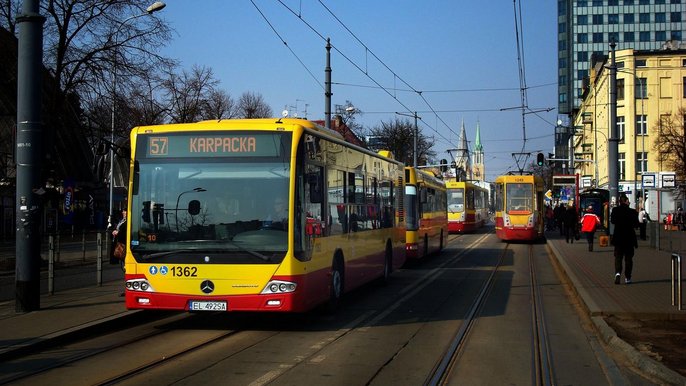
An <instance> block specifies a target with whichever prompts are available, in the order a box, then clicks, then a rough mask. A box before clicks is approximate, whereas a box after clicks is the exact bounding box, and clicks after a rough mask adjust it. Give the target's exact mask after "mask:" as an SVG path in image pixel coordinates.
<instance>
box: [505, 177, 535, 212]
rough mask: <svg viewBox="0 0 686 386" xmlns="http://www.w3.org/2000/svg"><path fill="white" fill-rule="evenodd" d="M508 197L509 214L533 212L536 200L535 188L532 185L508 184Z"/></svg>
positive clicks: (507, 208) (506, 193)
mask: <svg viewBox="0 0 686 386" xmlns="http://www.w3.org/2000/svg"><path fill="white" fill-rule="evenodd" d="M505 196H506V197H507V207H506V208H505V210H507V211H508V212H510V211H514V212H532V211H533V209H534V208H533V200H534V187H533V185H532V184H516V183H511V184H507V189H506V192H505Z"/></svg>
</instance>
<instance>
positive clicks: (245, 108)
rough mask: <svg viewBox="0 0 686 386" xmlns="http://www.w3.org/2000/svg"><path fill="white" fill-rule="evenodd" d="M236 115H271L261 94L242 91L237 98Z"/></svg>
mask: <svg viewBox="0 0 686 386" xmlns="http://www.w3.org/2000/svg"><path fill="white" fill-rule="evenodd" d="M238 116H239V117H241V118H268V117H271V116H273V113H272V109H271V107H269V106H268V105H267V102H265V101H264V98H263V97H262V94H259V93H257V94H256V93H253V92H244V93H243V94H242V95H241V97H240V98H239V99H238Z"/></svg>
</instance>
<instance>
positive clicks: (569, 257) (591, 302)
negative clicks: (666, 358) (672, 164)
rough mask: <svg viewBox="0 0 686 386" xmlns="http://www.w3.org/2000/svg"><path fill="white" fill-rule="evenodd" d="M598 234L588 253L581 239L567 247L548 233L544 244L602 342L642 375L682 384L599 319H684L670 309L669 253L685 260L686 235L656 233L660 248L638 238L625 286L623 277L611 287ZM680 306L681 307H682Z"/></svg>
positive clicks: (608, 252) (608, 254) (610, 262)
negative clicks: (646, 374) (548, 248)
mask: <svg viewBox="0 0 686 386" xmlns="http://www.w3.org/2000/svg"><path fill="white" fill-rule="evenodd" d="M600 234H603V233H596V237H595V243H594V250H593V251H592V252H591V251H589V250H588V244H587V242H586V239H585V238H583V237H582V238H581V239H580V240H578V241H574V243H569V244H568V243H567V242H566V241H565V239H564V237H561V236H560V235H559V232H557V231H552V232H547V244H548V246H549V247H550V249H551V251H552V252H553V255H554V256H555V257H556V258H557V261H558V262H559V263H560V266H561V267H562V269H563V270H564V272H565V274H566V275H567V277H568V278H569V279H570V281H571V282H572V285H573V286H574V290H575V292H576V295H577V296H578V297H579V299H580V300H581V303H582V304H583V305H584V307H585V308H586V310H587V311H588V313H589V316H590V317H591V319H592V321H593V323H594V325H595V328H596V330H597V331H598V333H599V334H600V336H601V338H602V339H603V340H604V342H605V343H606V344H607V345H609V346H610V347H612V349H613V350H615V351H618V352H620V353H621V354H622V355H623V356H624V357H625V358H627V359H628V360H630V361H631V362H632V364H633V365H634V366H636V367H637V368H640V369H641V370H642V371H643V372H646V373H649V374H652V375H654V376H655V377H658V378H660V379H661V380H663V381H664V382H666V383H669V384H679V385H686V377H683V376H681V375H680V374H678V373H676V372H675V371H672V370H670V369H668V368H667V367H665V366H664V365H663V364H661V363H659V362H657V361H655V360H653V359H651V358H650V357H648V356H647V355H644V354H642V353H640V352H639V351H638V350H636V349H635V348H634V347H632V346H631V345H629V344H627V343H626V342H624V341H623V340H621V339H619V338H618V337H617V335H616V333H615V331H614V330H612V328H610V327H609V326H608V324H607V323H606V322H605V319H604V317H607V316H617V317H622V318H630V319H650V320H674V319H681V320H684V319H686V311H680V310H679V309H678V307H677V306H672V298H671V264H672V260H671V255H672V252H676V253H680V254H681V255H682V256H684V257H686V254H685V253H684V252H686V251H684V250H683V249H682V248H684V247H686V232H661V233H660V237H661V238H660V242H661V244H660V246H661V248H662V250H656V249H655V248H652V247H651V244H652V245H655V242H654V240H653V239H652V238H649V240H645V241H644V240H639V247H638V249H637V250H636V254H635V255H634V268H633V274H632V284H630V285H626V284H625V283H624V277H622V282H621V284H620V285H616V284H614V255H613V247H612V246H607V247H600V246H599V245H598V244H599V243H598V236H599V235H600ZM653 236H655V235H653ZM665 248H671V249H669V250H665ZM682 308H686V304H684V305H682ZM685 360H686V359H685Z"/></svg>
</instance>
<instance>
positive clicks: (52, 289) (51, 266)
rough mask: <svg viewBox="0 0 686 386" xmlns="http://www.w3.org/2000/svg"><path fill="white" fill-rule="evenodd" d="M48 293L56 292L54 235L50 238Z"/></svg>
mask: <svg viewBox="0 0 686 386" xmlns="http://www.w3.org/2000/svg"><path fill="white" fill-rule="evenodd" d="M48 293H49V294H50V295H54V294H55V239H54V236H53V235H50V237H49V238H48Z"/></svg>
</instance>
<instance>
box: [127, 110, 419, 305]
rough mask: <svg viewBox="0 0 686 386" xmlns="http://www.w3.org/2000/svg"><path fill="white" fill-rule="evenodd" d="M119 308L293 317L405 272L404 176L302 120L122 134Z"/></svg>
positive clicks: (397, 167) (394, 165) (382, 157)
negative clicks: (125, 217) (127, 141)
mask: <svg viewBox="0 0 686 386" xmlns="http://www.w3.org/2000/svg"><path fill="white" fill-rule="evenodd" d="M131 150H132V160H131V167H130V175H131V178H130V181H129V197H128V204H129V208H128V209H129V212H128V213H129V221H128V227H129V229H128V231H129V233H128V235H129V238H128V245H127V254H126V259H125V268H126V274H125V284H126V291H125V294H126V295H125V296H126V307H127V308H129V309H164V310H185V311H205V310H206V311H279V312H301V311H306V310H310V309H312V308H314V307H315V306H318V305H325V306H329V307H330V308H335V306H336V304H337V303H338V301H339V299H340V297H341V295H342V294H343V293H345V292H347V291H349V290H351V289H353V288H355V287H358V286H360V285H362V284H364V283H367V282H369V281H371V280H374V279H377V278H378V279H381V280H387V279H388V277H389V275H390V274H391V271H392V270H394V269H397V268H400V266H402V265H403V264H404V262H405V253H404V248H405V223H404V218H403V209H402V205H403V200H404V197H403V196H404V191H403V187H404V182H403V178H404V175H403V169H404V165H403V164H402V163H400V162H398V161H395V160H393V159H392V158H390V153H389V152H382V153H379V154H377V153H374V152H372V151H369V150H366V149H363V148H360V147H356V146H354V145H351V144H349V143H347V142H345V141H344V140H343V138H342V137H341V136H340V135H339V134H338V133H335V132H333V131H331V130H328V129H325V128H323V127H321V126H318V125H316V124H315V123H313V122H310V121H307V120H302V119H285V118H284V119H276V118H274V119H241V120H239V119H237V120H218V121H204V122H198V123H188V124H169V125H159V126H145V127H137V128H134V129H133V130H132V132H131Z"/></svg>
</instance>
